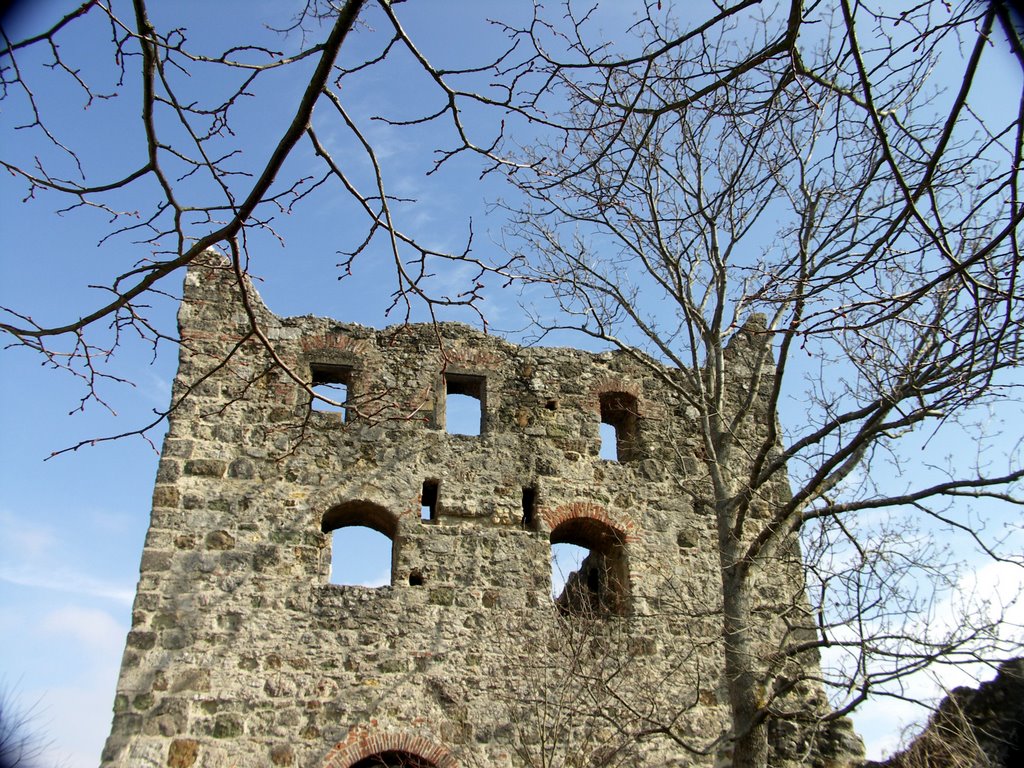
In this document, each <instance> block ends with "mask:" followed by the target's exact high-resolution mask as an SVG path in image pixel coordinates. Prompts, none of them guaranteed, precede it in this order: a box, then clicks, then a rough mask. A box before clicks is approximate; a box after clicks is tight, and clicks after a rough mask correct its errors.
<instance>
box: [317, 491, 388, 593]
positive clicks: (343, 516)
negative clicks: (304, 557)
mask: <svg viewBox="0 0 1024 768" xmlns="http://www.w3.org/2000/svg"><path fill="white" fill-rule="evenodd" d="M320 530H322V531H323V532H324V533H326V534H330V547H331V571H330V576H329V577H328V582H329V583H330V584H338V585H342V586H355V587H386V586H388V585H390V584H391V583H392V576H393V574H394V538H395V533H396V532H397V530H398V521H397V520H396V519H395V517H394V515H392V514H391V513H390V512H388V511H387V510H386V509H384V508H383V507H381V506H378V505H377V504H373V503H372V502H368V501H350V502H345V503H344V504H339V505H338V506H336V507H332V508H331V509H330V510H328V511H327V513H326V514H325V515H324V517H323V520H322V521H321V524H320Z"/></svg>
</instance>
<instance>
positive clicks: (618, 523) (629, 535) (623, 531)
mask: <svg viewBox="0 0 1024 768" xmlns="http://www.w3.org/2000/svg"><path fill="white" fill-rule="evenodd" d="M540 516H541V517H542V518H543V520H544V523H545V526H546V528H547V530H548V531H549V532H550V531H553V530H555V529H556V528H557V527H558V526H560V525H561V524H562V523H564V522H566V521H568V520H578V519H588V520H594V521H596V522H598V523H602V524H604V525H607V526H608V527H609V528H611V529H612V530H613V531H615V532H616V533H618V534H619V535H620V536H621V537H622V541H623V542H628V541H636V540H637V539H638V538H639V529H638V527H637V524H636V522H635V521H633V520H632V519H630V518H628V517H626V516H625V515H616V516H615V517H614V518H613V517H612V516H611V515H609V514H608V510H607V509H605V508H604V507H603V506H601V505H600V504H593V503H591V502H586V501H574V502H571V503H569V504H562V505H561V506H558V507H554V508H551V507H542V508H541V509H540Z"/></svg>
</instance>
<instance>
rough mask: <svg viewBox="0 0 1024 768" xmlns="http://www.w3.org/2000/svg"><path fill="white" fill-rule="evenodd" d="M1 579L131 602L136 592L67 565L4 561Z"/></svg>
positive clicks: (74, 593) (17, 583)
mask: <svg viewBox="0 0 1024 768" xmlns="http://www.w3.org/2000/svg"><path fill="white" fill-rule="evenodd" d="M0 581H6V582H8V583H9V584H16V585H18V586H21V587H33V588H35V589H49V590H53V591H56V592H66V593H68V594H72V595H88V596H89V597H100V598H104V599H106V600H114V601H117V602H119V603H131V601H132V598H133V597H134V596H135V590H134V588H133V587H129V586H125V585H124V584H115V583H112V582H108V581H103V580H102V579H96V578H93V577H92V576H89V575H88V574H83V573H79V572H77V571H74V570H71V569H67V568H59V569H54V570H50V569H43V568H37V567H34V566H32V565H22V566H20V567H19V566H6V565H4V566H0Z"/></svg>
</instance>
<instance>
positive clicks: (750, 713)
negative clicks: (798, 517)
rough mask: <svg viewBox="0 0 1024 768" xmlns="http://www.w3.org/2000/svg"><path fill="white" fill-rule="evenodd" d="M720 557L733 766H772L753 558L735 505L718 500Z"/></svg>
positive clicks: (723, 632) (762, 767)
mask: <svg viewBox="0 0 1024 768" xmlns="http://www.w3.org/2000/svg"><path fill="white" fill-rule="evenodd" d="M715 506H716V509H715V512H716V518H717V524H718V538H719V562H720V563H721V566H722V636H723V639H724V641H725V642H724V651H725V677H726V681H727V685H728V692H729V708H730V710H731V713H732V727H733V744H732V766H733V768H765V767H766V766H767V765H768V726H767V724H766V722H765V720H764V715H763V712H762V711H761V705H762V699H763V696H762V695H761V689H762V678H761V675H760V674H759V672H758V669H757V649H756V637H755V636H754V631H753V627H752V626H751V618H752V616H753V610H752V606H751V599H750V588H749V585H750V571H749V563H745V562H743V561H742V560H741V559H740V557H741V555H740V553H741V552H742V551H743V547H742V541H741V540H740V539H738V538H737V536H736V533H737V531H736V529H735V514H734V513H733V505H732V504H730V503H729V502H728V501H719V502H718V503H717V504H716V505H715Z"/></svg>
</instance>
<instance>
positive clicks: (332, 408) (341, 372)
mask: <svg viewBox="0 0 1024 768" xmlns="http://www.w3.org/2000/svg"><path fill="white" fill-rule="evenodd" d="M310 373H311V376H310V385H311V386H310V388H311V389H312V390H313V391H314V392H315V393H316V394H318V395H320V396H321V397H325V398H327V399H329V400H333V401H334V402H336V403H339V404H340V405H332V404H331V403H326V402H324V401H323V400H318V399H317V398H313V399H312V401H311V402H310V407H311V408H312V409H313V410H314V411H321V412H323V413H337V414H340V415H341V419H342V421H348V419H349V412H348V408H347V407H346V406H345V403H346V402H347V401H348V399H349V392H350V387H351V384H352V368H351V367H349V366H347V365H326V364H314V365H311V366H310Z"/></svg>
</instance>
